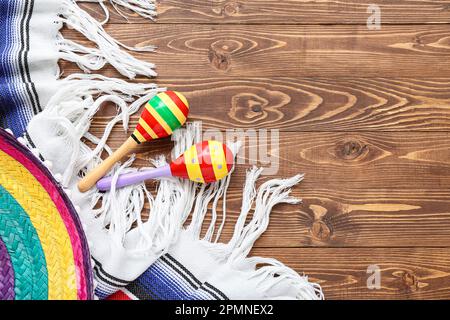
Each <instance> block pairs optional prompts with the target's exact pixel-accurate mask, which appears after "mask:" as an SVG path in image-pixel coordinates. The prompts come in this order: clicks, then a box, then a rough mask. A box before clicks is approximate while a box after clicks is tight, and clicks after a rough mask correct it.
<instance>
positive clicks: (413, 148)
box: [91, 120, 450, 247]
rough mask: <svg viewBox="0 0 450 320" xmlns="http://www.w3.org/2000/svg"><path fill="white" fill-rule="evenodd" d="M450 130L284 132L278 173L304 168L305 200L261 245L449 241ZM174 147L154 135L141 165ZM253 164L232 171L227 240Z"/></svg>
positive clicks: (276, 217) (277, 216)
mask: <svg viewBox="0 0 450 320" xmlns="http://www.w3.org/2000/svg"><path fill="white" fill-rule="evenodd" d="M103 127H104V123H100V122H98V120H95V122H94V125H93V127H92V130H91V131H92V132H93V133H94V134H97V135H99V133H100V132H101V130H102V128H103ZM126 136H127V135H126V134H124V133H121V132H119V131H118V130H117V129H115V130H114V132H113V137H112V138H111V139H110V141H109V144H110V145H111V146H112V147H113V148H117V146H118V145H119V144H120V143H121V142H122V141H124V140H125V138H126ZM448 137H449V133H358V134H356V133H351V134H349V133H330V132H328V133H304V134H301V135H299V134H297V133H293V132H285V133H281V134H280V139H281V141H282V142H281V144H280V146H279V159H280V165H279V170H278V172H277V173H275V174H274V175H275V176H276V177H289V176H292V175H294V174H297V173H299V172H304V173H306V177H305V180H304V181H303V182H302V183H301V184H300V185H299V186H297V187H295V188H294V190H293V195H294V196H296V197H299V198H302V199H303V200H304V202H303V204H301V205H295V206H291V205H280V206H277V207H276V208H275V209H274V211H273V215H272V219H271V223H270V225H269V230H268V232H267V233H266V234H265V235H263V237H262V238H261V239H260V240H259V241H258V242H257V246H259V247H267V246H283V247H296V246H333V247H348V246H367V247H375V246H405V247H406V246H408V247H411V246H419V245H420V246H430V247H433V246H444V245H446V246H448V245H450V211H449V209H448V208H449V207H450V200H449V199H450V188H449V187H450V170H449V165H450V160H448V159H450V157H449V154H448V153H449V150H450V148H449V147H450V145H449V144H450V140H449V139H448ZM170 148H171V143H170V141H169V140H168V139H166V140H164V141H158V142H154V143H149V144H147V145H145V146H144V147H142V148H141V149H140V150H139V154H138V160H137V161H136V163H135V165H136V166H148V158H149V157H152V156H155V155H157V154H160V153H166V154H168V153H169V151H170ZM244 149H245V150H246V152H245V156H244V155H241V156H242V157H243V158H246V159H248V158H249V154H250V153H249V149H248V140H247V144H246V147H245V148H244ZM250 166H251V165H250V164H249V162H248V161H246V163H245V164H242V165H238V167H237V169H236V172H235V173H234V174H233V179H232V183H231V186H230V193H229V196H228V202H227V204H228V208H229V211H228V212H227V216H228V218H227V219H228V220H227V221H228V222H227V223H226V225H225V229H224V233H223V236H224V238H223V239H225V240H226V239H228V238H229V237H230V235H231V233H232V230H233V226H234V222H235V221H236V219H237V216H238V212H239V208H240V205H241V192H242V184H243V183H244V180H245V172H246V170H247V169H248V168H249V167H250ZM273 177H274V176H273V175H272V176H266V177H262V179H261V180H262V181H264V180H266V179H268V178H273ZM149 187H151V188H152V187H153V186H152V185H149ZM207 223H208V220H206V222H205V226H206V224H207Z"/></svg>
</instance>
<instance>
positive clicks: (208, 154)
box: [97, 140, 234, 191]
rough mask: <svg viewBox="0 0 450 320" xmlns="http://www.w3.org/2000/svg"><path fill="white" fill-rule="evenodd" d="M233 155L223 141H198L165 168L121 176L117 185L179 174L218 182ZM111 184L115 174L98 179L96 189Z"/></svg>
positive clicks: (193, 178) (224, 173)
mask: <svg viewBox="0 0 450 320" xmlns="http://www.w3.org/2000/svg"><path fill="white" fill-rule="evenodd" d="M233 162H234V156H233V153H232V152H231V150H230V149H229V148H228V147H227V146H226V145H224V144H223V143H221V142H218V141H214V140H210V141H203V142H200V143H197V144H195V145H193V146H192V147H190V148H189V149H188V150H186V152H185V153H183V154H182V155H181V156H180V157H178V158H177V159H176V160H175V161H173V162H172V163H170V164H168V165H165V166H163V167H159V168H155V169H150V170H143V171H138V172H134V173H129V174H123V175H120V176H119V177H118V179H117V183H116V188H121V187H124V186H128V185H132V184H135V183H140V182H142V181H145V180H148V179H155V178H162V177H172V176H173V177H180V178H185V179H189V180H192V181H195V182H199V183H209V182H215V181H218V180H220V179H223V178H224V177H226V176H227V175H228V174H229V173H230V171H231V168H232V167H233ZM111 187H112V177H107V178H103V179H101V180H100V181H98V182H97V189H99V190H101V191H106V190H109V189H111Z"/></svg>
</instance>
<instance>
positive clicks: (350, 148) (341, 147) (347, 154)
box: [336, 140, 367, 160]
mask: <svg viewBox="0 0 450 320" xmlns="http://www.w3.org/2000/svg"><path fill="white" fill-rule="evenodd" d="M366 148H367V146H366V145H362V144H361V143H360V142H359V141H357V140H348V141H343V142H340V143H338V145H337V146H336V155H337V156H338V157H339V158H341V159H344V160H354V159H356V158H358V157H360V156H361V155H362V154H363V152H364V150H365V149H366Z"/></svg>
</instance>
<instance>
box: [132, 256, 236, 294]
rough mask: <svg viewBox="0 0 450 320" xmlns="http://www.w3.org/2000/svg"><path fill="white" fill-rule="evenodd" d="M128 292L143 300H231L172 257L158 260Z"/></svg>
mask: <svg viewBox="0 0 450 320" xmlns="http://www.w3.org/2000/svg"><path fill="white" fill-rule="evenodd" d="M126 289H127V290H128V291H130V292H131V293H132V294H133V295H134V296H136V297H137V298H138V299H141V300H224V299H228V298H227V296H225V295H224V294H223V293H222V292H221V291H220V290H219V289H217V288H215V287H214V286H212V285H211V284H209V283H208V282H203V283H202V282H201V281H200V280H198V279H197V278H196V277H195V276H194V275H193V274H192V273H191V272H190V271H189V270H187V268H186V267H184V266H183V265H182V264H181V263H180V262H179V261H177V260H176V259H175V258H174V257H172V256H171V255H169V254H166V255H164V256H162V257H161V258H160V259H158V260H157V261H156V262H155V263H154V264H152V265H151V266H150V267H149V268H148V269H147V270H146V271H145V272H144V273H143V274H142V275H141V276H140V277H139V278H138V279H136V280H135V281H133V282H132V283H130V284H129V285H127V286H126Z"/></svg>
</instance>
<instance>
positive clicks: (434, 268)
mask: <svg viewBox="0 0 450 320" xmlns="http://www.w3.org/2000/svg"><path fill="white" fill-rule="evenodd" d="M253 254H254V255H261V256H265V257H273V258H276V259H279V260H281V261H282V262H284V263H286V264H287V265H289V266H290V267H292V268H294V269H295V270H296V271H298V272H299V273H305V274H306V275H308V277H309V279H310V280H311V281H316V282H319V283H320V284H321V286H322V288H323V291H324V293H325V298H326V299H449V298H450V267H449V265H450V249H449V248H436V249H430V248H411V249H406V248H370V249H364V248H333V249H328V248H312V249H311V248H309V249H308V248H300V249H287V248H283V249H279V248H272V249H254V250H253ZM369 265H378V266H379V267H380V271H381V288H380V289H379V290H377V289H372V290H369V289H368V288H367V279H368V276H370V275H371V274H372V273H370V274H367V268H368V266H369Z"/></svg>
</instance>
